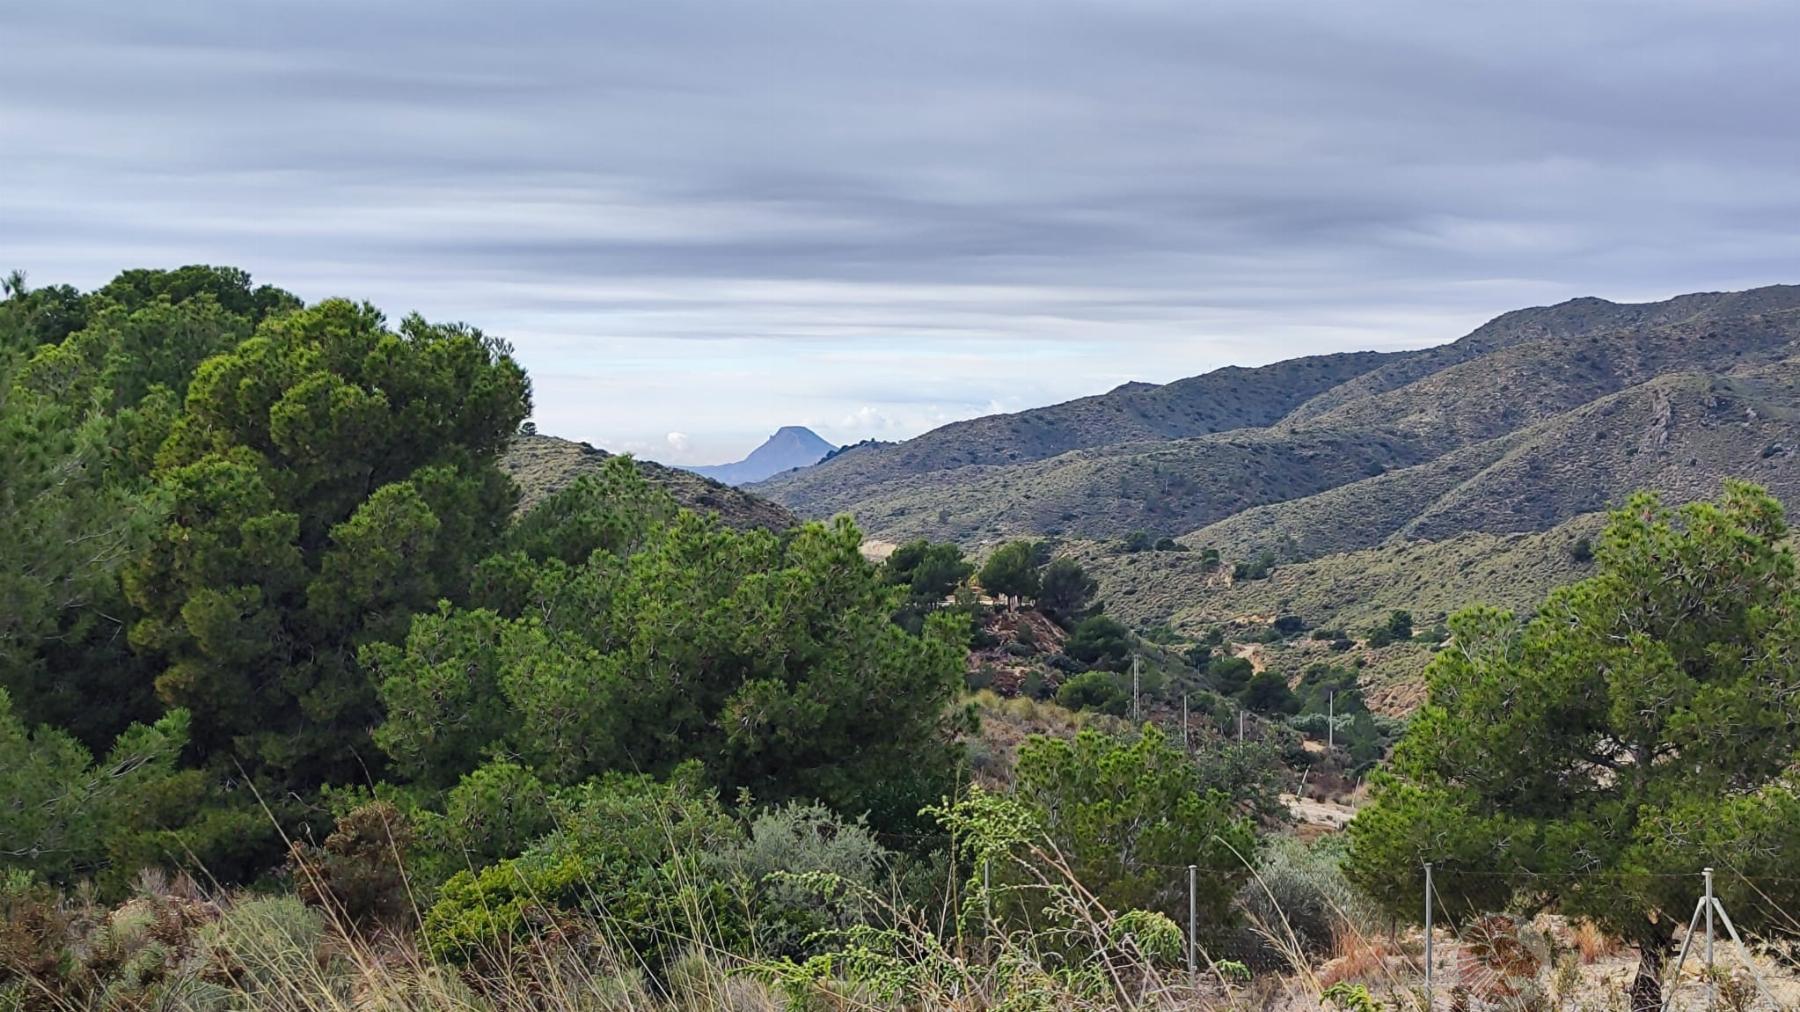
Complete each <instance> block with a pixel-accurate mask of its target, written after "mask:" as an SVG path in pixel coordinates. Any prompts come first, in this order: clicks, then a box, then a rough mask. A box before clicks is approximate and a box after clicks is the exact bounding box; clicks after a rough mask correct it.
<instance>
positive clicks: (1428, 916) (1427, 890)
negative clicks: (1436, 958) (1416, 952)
mask: <svg viewBox="0 0 1800 1012" xmlns="http://www.w3.org/2000/svg"><path fill="white" fill-rule="evenodd" d="M1431 892H1432V890H1431V862H1430V861H1427V862H1425V1008H1426V1012H1430V1009H1431V999H1432V997H1433V996H1432V993H1431Z"/></svg>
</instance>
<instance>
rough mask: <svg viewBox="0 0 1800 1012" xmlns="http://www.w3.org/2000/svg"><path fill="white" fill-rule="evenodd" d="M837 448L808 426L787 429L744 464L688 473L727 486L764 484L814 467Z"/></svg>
mask: <svg viewBox="0 0 1800 1012" xmlns="http://www.w3.org/2000/svg"><path fill="white" fill-rule="evenodd" d="M836 449H837V447H836V446H833V445H832V444H830V443H828V442H826V441H825V440H823V439H821V438H820V437H819V434H818V433H816V432H814V431H813V430H811V429H809V428H807V427H806V426H804V425H783V426H782V427H781V428H779V429H776V430H775V434H774V435H772V436H770V437H769V438H768V439H766V440H764V441H763V444H762V445H761V446H759V447H757V448H756V449H754V450H752V451H750V455H749V456H748V457H745V458H744V459H743V460H739V461H735V462H733V463H730V464H712V465H707V466H701V467H689V468H687V470H689V471H692V472H694V473H695V474H700V475H704V476H706V477H708V478H712V479H714V480H716V481H722V482H724V483H725V484H727V485H745V484H748V483H750V482H753V481H762V480H763V479H764V478H769V477H773V476H774V475H777V474H781V473H782V472H784V471H792V470H794V469H795V468H801V467H811V466H812V465H814V464H817V463H818V462H819V461H821V460H824V459H825V456H826V455H827V454H829V453H831V452H832V451H834V450H836Z"/></svg>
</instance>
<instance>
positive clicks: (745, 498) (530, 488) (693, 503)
mask: <svg viewBox="0 0 1800 1012" xmlns="http://www.w3.org/2000/svg"><path fill="white" fill-rule="evenodd" d="M611 456H612V454H610V453H607V452H606V451H605V450H599V449H595V448H594V447H592V446H589V445H588V444H586V443H577V442H573V441H571V440H567V439H557V438H556V437H554V436H520V437H519V438H518V439H516V440H515V441H514V442H513V445H512V446H511V447H510V448H508V449H507V451H506V453H505V454H504V455H503V456H502V457H501V458H500V468H501V470H503V471H505V472H506V473H507V474H509V475H511V476H512V479H513V480H514V481H516V482H518V483H519V488H520V490H521V493H522V494H521V497H520V503H519V508H520V509H522V510H526V509H530V508H531V507H532V505H533V504H534V503H536V502H537V501H538V500H539V499H542V498H543V497H544V496H547V495H549V494H550V493H552V492H555V491H557V490H558V489H561V488H563V487H564V486H566V485H568V484H569V483H570V482H572V481H574V480H575V479H576V478H578V477H580V476H581V475H582V474H584V473H586V472H588V471H594V470H598V469H599V468H600V466H601V465H602V464H603V463H604V462H605V461H606V460H607V458H609V457H611ZM635 463H636V464H637V468H638V473H640V474H642V475H643V476H644V477H645V478H647V479H648V480H650V481H651V482H653V483H655V484H657V485H660V486H662V488H664V489H665V490H667V491H668V493H669V494H670V495H672V496H674V497H675V501H676V502H679V503H680V504H681V505H683V506H686V507H687V508H688V509H691V510H696V511H698V512H701V513H717V514H718V515H719V517H720V519H721V520H723V521H724V522H725V523H726V524H728V525H730V526H732V527H735V528H738V529H740V530H747V529H749V528H753V527H761V528H765V529H767V530H771V531H785V530H787V529H788V528H790V527H792V526H794V525H795V524H796V523H798V522H799V521H798V519H797V518H795V516H794V515H793V514H792V513H790V512H788V511H787V510H786V509H784V508H783V507H781V506H779V505H777V504H775V503H772V502H769V501H768V500H766V499H762V498H760V497H758V496H754V495H751V494H750V493H748V492H743V491H740V490H738V489H735V488H732V487H731V486H729V485H725V484H722V483H720V482H717V481H713V480H712V479H710V478H703V477H701V476H699V475H697V474H694V473H693V472H691V471H683V470H681V469H679V468H674V467H664V466H663V465H661V464H657V463H654V462H652V461H648V460H639V461H636V462H635Z"/></svg>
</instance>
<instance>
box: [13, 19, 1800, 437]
mask: <svg viewBox="0 0 1800 1012" xmlns="http://www.w3.org/2000/svg"><path fill="white" fill-rule="evenodd" d="M1795 37H1800V9H1794V8H1791V7H1778V6H1774V5H1767V4H1757V3H1748V2H1745V3H1736V2H1727V3H1700V2H1668V0H1663V2H1644V3H1631V4H1623V3H1613V2H1599V0H1594V2H1585V3H1551V2H1536V3H1521V4H1511V5H1507V6H1506V7H1505V8H1504V9H1501V8H1498V7H1493V8H1485V9H1477V8H1465V7H1460V6H1446V5H1443V4H1436V3H1410V2H1409V3H1371V4H1359V5H1354V6H1353V7H1350V6H1343V5H1316V4H1284V3H1274V4H1271V3H1249V2H1242V3H1237V2H1233V3H1220V4H1208V5H1192V4H1180V3H1141V4H1113V3H1108V4H1097V3H1088V2H1079V0H1036V2H1031V3H1022V2H1010V0H995V2H983V3H966V2H958V3H915V2H906V3H898V4H893V5H883V6H881V7H879V8H876V7H869V6H864V5H854V6H852V5H828V4H815V3H807V2H803V0H769V2H766V3H762V4H758V5H754V6H750V5H743V6H738V5H730V6H722V5H711V4H704V3H698V2H687V0H671V2H667V3H659V4H655V5H642V4H639V5H597V6H596V5H591V4H577V3H562V2H554V3H550V2H531V3H521V4H508V5H497V4H474V5H456V6H454V7H441V6H439V5H427V4H423V3H420V2H418V0H395V2H391V3H385V4H381V5H362V4H351V3H347V2H338V0H329V2H321V3H314V4H307V5H259V6H257V7H256V8H255V9H254V11H250V9H249V8H246V7H244V6H243V5H240V4H229V3H226V2H224V0H193V2H188V3H183V4H176V5H161V6H157V7H152V8H143V7H138V6H130V5H119V4H109V3H96V2H84V0H71V2H66V3H58V4H54V5H28V6H27V7H24V8H22V9H20V10H18V11H15V12H12V14H11V16H10V17H9V20H8V27H7V30H6V32H5V33H3V34H0V84H4V86H5V87H6V88H7V91H8V93H9V94H12V95H14V96H15V97H16V98H17V101H15V102H13V103H9V105H8V107H7V109H6V110H5V112H4V113H0V146H4V149H5V150H6V152H7V154H6V157H5V158H4V159H3V160H0V183H3V184H4V185H0V236H4V243H3V244H0V258H3V260H0V270H3V269H7V268H12V267H19V268H23V269H25V270H27V271H29V272H30V275H31V278H32V280H33V281H34V282H35V283H39V284H48V283H56V282H65V281H66V282H69V283H73V284H78V285H81V286H83V287H90V286H93V285H96V284H98V283H101V282H103V281H104V280H106V278H108V277H110V276H111V275H112V274H113V273H115V272H117V271H118V270H121V269H125V268H130V267H173V266H177V265H179V264H185V263H214V264H230V265H234V266H240V267H243V268H245V269H247V270H250V271H251V272H252V273H253V274H254V275H255V276H256V277H257V279H258V280H259V281H263V282H268V283H272V284H277V285H280V286H282V287H285V288H288V289H290V290H292V291H294V292H296V293H298V294H300V295H301V296H303V297H305V298H307V299H316V298H320V297H323V296H326V295H345V296H350V297H355V298H360V299H367V300H369V301H371V302H374V303H375V304H377V305H379V306H381V307H382V308H383V309H384V310H386V311H387V312H388V313H389V314H390V315H392V316H396V317H397V316H399V315H400V314H402V313H405V312H407V311H410V310H418V311H420V312H422V313H424V314H425V315H426V316H428V317H430V318H433V319H455V320H464V321H467V322H469V323H472V324H474V325H477V326H480V327H481V328H483V329H484V330H486V331H488V332H489V333H492V334H496V335H499V336H503V337H506V338H508V339H509V340H511V341H512V342H513V343H514V344H515V345H516V347H517V349H518V354H519V357H520V359H521V360H522V361H523V363H524V364H525V365H526V367H527V368H528V369H529V370H530V371H531V374H532V376H533V379H534V383H535V387H536V399H537V410H536V413H535V418H536V422H537V424H538V427H539V430H540V431H542V432H545V433H549V434H555V435H560V436H565V437H568V438H572V439H580V440H585V441H588V442H592V443H595V444H596V445H600V446H604V447H607V448H609V449H614V450H627V451H632V452H636V453H638V454H639V455H641V456H645V457H649V458H652V459H657V460H662V461H665V462H670V463H680V464H714V463H722V462H726V461H732V460H737V459H740V458H742V457H743V456H744V455H745V454H746V453H748V452H749V450H751V449H752V448H754V447H755V446H756V445H757V444H758V443H760V442H761V441H762V440H763V439H764V438H766V437H767V436H768V434H769V433H772V432H773V431H775V429H776V428H778V427H779V426H781V425H789V424H792V425H805V426H807V427H809V428H812V429H813V430H814V431H816V432H818V433H819V434H820V435H821V436H823V437H824V438H826V439H827V440H829V441H831V442H833V443H846V442H854V441H857V440H860V439H864V438H878V439H899V438H904V437H907V436H911V435H916V434H917V433H919V432H922V431H924V430H926V429H929V428H932V427H934V426H936V425H939V424H942V423H944V422H948V421H952V420H956V419H960V418H967V417H973V416H976V415H980V414H985V413H989V412H992V411H1002V410H1004V411H1010V410H1018V409H1021V408H1025V407H1032V406H1036V405H1041V404H1048V403H1054V402H1057V401H1062V400H1066V399H1069V398H1071V397H1077V396H1082V395H1086V394H1093V393H1099V392H1103V391H1105V390H1107V389H1111V388H1112V387H1115V386H1117V385H1118V384H1120V383H1123V382H1127V381H1131V380H1143V381H1150V382H1166V381H1168V380H1172V379H1176V378H1179V377H1182V376H1189V375H1194V374H1196V373H1200V372H1204V371H1206V370H1208V369H1211V368H1215V367H1218V366H1223V365H1230V364H1236V365H1256V364H1262V363H1266V362H1270V361H1275V360H1279V359H1283V358H1290V357H1293V356H1296V355H1305V354H1316V353H1322V352H1332V351H1343V350H1353V349H1378V350H1391V349H1399V348H1406V347H1417V346H1420V345H1426V344H1435V343H1440V342H1443V341H1449V340H1453V339H1454V338H1456V337H1458V336H1460V335H1461V334H1463V333H1466V332H1467V331H1468V330H1470V329H1472V328H1473V327H1475V326H1477V325H1479V324H1480V323H1481V322H1483V321H1484V320H1486V319H1488V318H1490V317H1492V316H1494V315H1496V314H1498V313H1500V312H1504V311H1507V310H1510V309H1516V308H1520V307H1523V306H1529V305H1541V304H1546V303H1554V302H1559V301H1562V300H1564V299H1567V298H1571V297H1576V296H1583V295H1597V296H1600V297H1604V298H1609V299H1612V300H1614V301H1644V300H1649V299H1659V298H1666V297H1668V296H1671V295H1676V294H1680V293H1684V292H1690V291H1704V290H1720V289H1736V288H1745V287H1752V286H1755V285H1760V284H1768V283H1775V282H1794V281H1800V275H1796V274H1795V272H1794V268H1793V265H1794V264H1796V263H1800V234H1797V233H1795V232H1794V230H1793V229H1792V227H1791V223H1792V222H1793V221H1794V220H1795V218H1796V212H1797V211H1800V176H1796V175H1795V173H1793V171H1792V166H1793V165H1794V164H1800V130H1796V129H1795V128H1796V127H1797V126H1800V112H1797V111H1796V109H1795V107H1794V106H1793V104H1792V102H1791V100H1790V96H1792V95H1793V94H1795V93H1800V65H1796V64H1795V63H1794V61H1792V59H1791V58H1790V56H1789V53H1788V49H1789V42H1788V41H1787V40H1791V39H1792V38H1795ZM1783 82H1786V83H1785V84H1784V83H1783Z"/></svg>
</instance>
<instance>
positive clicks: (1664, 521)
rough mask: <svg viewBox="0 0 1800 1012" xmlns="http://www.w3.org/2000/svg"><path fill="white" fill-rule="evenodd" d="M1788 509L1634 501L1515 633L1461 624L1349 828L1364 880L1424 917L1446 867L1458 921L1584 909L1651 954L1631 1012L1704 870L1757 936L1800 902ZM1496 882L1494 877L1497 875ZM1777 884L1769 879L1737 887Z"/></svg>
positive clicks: (1797, 697)
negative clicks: (1525, 910)
mask: <svg viewBox="0 0 1800 1012" xmlns="http://www.w3.org/2000/svg"><path fill="white" fill-rule="evenodd" d="M1786 536H1787V526H1786V523H1785V522H1784V520H1783V516H1782V510H1781V506H1780V504H1778V503H1777V502H1776V501H1775V500H1774V499H1772V498H1771V497H1769V496H1768V495H1767V494H1765V493H1764V492H1762V491H1761V490H1760V489H1757V488H1754V487H1752V486H1748V485H1744V484H1739V483H1729V484H1727V486H1726V489H1725V492H1724V495H1723V497H1722V498H1721V499H1720V500H1719V501H1718V502H1715V503H1695V504H1692V505H1688V506H1684V507H1681V508H1680V509H1670V508H1668V507H1666V506H1664V505H1662V504H1661V503H1660V502H1658V501H1657V500H1656V499H1655V498H1654V497H1652V496H1649V495H1638V496H1636V497H1634V498H1633V499H1632V500H1631V502H1630V504H1629V505H1628V506H1627V507H1626V508H1624V509H1622V510H1620V511H1619V512H1617V513H1615V514H1614V515H1613V516H1612V520H1611V522H1610V524H1609V525H1608V527H1607V529H1606V533H1605V535H1604V537H1603V538H1602V539H1601V542H1600V544H1599V545H1598V546H1597V548H1596V549H1595V559H1596V563H1597V567H1596V571H1595V573H1594V575H1593V576H1591V577H1589V578H1588V579H1585V580H1582V581H1580V582H1579V583H1575V584H1573V585H1571V586H1568V587H1565V588H1562V589H1560V590H1558V591H1555V592H1554V593H1552V594H1551V595H1550V596H1549V597H1548V598H1547V599H1546V600H1545V601H1544V603H1543V604H1542V606H1541V607H1539V608H1538V610H1537V612H1536V614H1535V615H1533V616H1532V617H1530V618H1529V619H1528V620H1526V621H1525V622H1523V623H1522V624H1521V622H1520V621H1519V620H1518V619H1516V618H1515V617H1514V616H1513V615H1511V614H1509V613H1506V612H1503V611H1498V610H1495V609H1492V608H1474V609H1470V610H1467V611H1464V612H1462V613H1460V614H1458V615H1457V616H1455V617H1454V618H1453V619H1452V621H1451V623H1450V625H1451V629H1452V630H1453V631H1454V634H1455V639H1454V642H1453V643H1452V645H1451V646H1450V647H1449V648H1447V649H1446V650H1444V651H1443V652H1442V653H1440V654H1439V655H1438V656H1437V658H1436V659H1435V660H1434V661H1433V662H1432V664H1431V667H1430V668H1429V670H1428V672H1427V683H1428V691H1429V696H1428V699H1427V701H1426V703H1425V705H1424V707H1423V708H1422V709H1421V710H1420V711H1419V713H1418V715H1417V716H1416V717H1415V718H1414V719H1413V722H1412V724H1411V726H1410V727H1409V728H1408V730H1407V732H1406V734H1405V736H1404V737H1403V738H1402V740H1401V741H1400V743H1399V745H1398V747H1397V748H1396V749H1395V753H1394V756H1393V761H1392V775H1391V776H1387V777H1384V778H1382V779H1381V780H1380V781H1379V784H1378V787H1377V790H1376V794H1375V798H1374V801H1373V803H1372V804H1371V805H1370V806H1369V807H1367V808H1365V809H1364V810H1363V812H1362V813H1361V814H1359V815H1358V817H1357V818H1356V820H1355V822H1354V823H1352V825H1351V840H1352V844H1353V846H1352V851H1351V865H1350V868H1351V872H1352V874H1353V875H1354V877H1355V878H1356V880H1357V881H1358V882H1360V883H1361V884H1362V885H1363V886H1364V887H1365V888H1367V889H1368V890H1369V893H1370V895H1372V896H1375V897H1379V898H1382V899H1385V900H1388V901H1390V902H1392V903H1393V904H1394V905H1395V907H1396V908H1398V910H1399V911H1400V912H1405V913H1408V914H1412V913H1414V909H1413V908H1414V907H1416V905H1417V904H1416V903H1415V902H1414V897H1416V896H1417V895H1418V892H1419V889H1420V866H1421V864H1422V863H1423V862H1425V861H1431V862H1433V864H1434V866H1435V869H1436V883H1437V887H1438V889H1439V890H1440V892H1441V893H1442V894H1443V897H1444V900H1445V903H1446V905H1447V906H1448V908H1449V909H1448V911H1447V913H1448V914H1449V915H1450V916H1456V915H1458V914H1461V913H1465V912H1468V911H1476V910H1492V909H1498V908H1501V907H1504V906H1506V905H1508V904H1520V905H1524V906H1527V907H1542V906H1551V907H1554V908H1556V909H1559V910H1560V911H1562V912H1563V913H1566V914H1569V915H1572V916H1579V917H1586V918H1591V919H1592V920H1594V921H1596V922H1597V923H1598V924H1600V925H1601V926H1602V927H1603V928H1604V929H1605V930H1607V931H1608V932H1611V933H1614V934H1616V935H1618V936H1620V937H1623V938H1625V939H1626V940H1628V941H1630V942H1631V943H1633V944H1635V945H1636V946H1638V948H1639V950H1640V952H1641V954H1642V961H1641V963H1640V967H1639V971H1638V979H1637V981H1636V983H1635V984H1634V988H1633V1005H1634V1007H1635V1008H1645V1007H1650V1008H1654V1007H1656V1005H1657V1002H1658V998H1659V984H1658V976H1659V973H1660V966H1661V961H1662V959H1663V957H1664V956H1665V954H1666V953H1667V949H1668V946H1669V943H1670V939H1671V937H1672V935H1673V932H1674V930H1675V928H1676V923H1675V922H1676V920H1685V916H1686V912H1687V911H1688V910H1690V909H1691V908H1692V906H1693V904H1694V900H1695V895H1696V890H1697V889H1698V886H1699V872H1700V869H1701V868H1702V867H1704V866H1709V865H1710V866H1714V867H1717V868H1720V869H1721V870H1722V871H1723V872H1725V874H1722V875H1721V876H1720V878H1719V886H1718V888H1719V890H1720V892H1721V893H1722V894H1723V895H1724V899H1725V903H1726V904H1727V906H1728V907H1730V909H1731V910H1732V915H1733V917H1734V918H1735V919H1737V920H1739V921H1740V922H1741V926H1748V927H1750V928H1751V929H1752V930H1754V928H1755V926H1756V925H1757V924H1758V923H1760V922H1761V921H1763V920H1765V919H1766V918H1767V917H1768V916H1769V915H1770V914H1771V913H1772V911H1774V910H1777V909H1782V908H1786V909H1792V907H1793V905H1794V903H1795V902H1796V901H1797V900H1800V891H1797V890H1795V889H1794V887H1793V879H1792V878H1791V874H1790V873H1791V871H1792V869H1793V868H1794V867H1796V866H1800V834H1796V833H1795V832H1794V830H1793V827H1794V826H1795V825H1800V790H1797V787H1796V784H1795V783H1794V781H1793V777H1792V771H1793V770H1794V768H1795V763H1796V761H1797V759H1800V749H1797V747H1796V729H1797V728H1800V663H1797V661H1800V583H1797V582H1796V576H1795V564H1794V557H1793V552H1792V550H1791V549H1790V548H1789V547H1788V546H1787V545H1786V544H1785V543H1784V539H1785V538H1786ZM1496 873H1500V874H1496ZM1759 876H1774V878H1770V879H1767V880H1765V881H1762V882H1758V883H1756V884H1755V885H1752V884H1750V883H1749V882H1747V881H1746V880H1745V877H1749V878H1757V877H1759Z"/></svg>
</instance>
